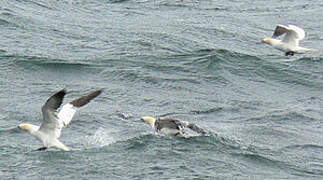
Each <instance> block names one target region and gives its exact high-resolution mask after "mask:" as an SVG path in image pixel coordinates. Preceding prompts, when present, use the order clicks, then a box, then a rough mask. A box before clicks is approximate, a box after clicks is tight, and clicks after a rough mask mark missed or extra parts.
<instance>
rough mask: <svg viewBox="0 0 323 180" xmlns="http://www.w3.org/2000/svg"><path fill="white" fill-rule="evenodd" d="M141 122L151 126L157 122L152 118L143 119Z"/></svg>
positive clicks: (145, 117)
mask: <svg viewBox="0 0 323 180" xmlns="http://www.w3.org/2000/svg"><path fill="white" fill-rule="evenodd" d="M141 120H143V121H144V122H145V123H147V124H150V125H154V124H155V121H156V119H155V118H153V117H150V116H144V117H141Z"/></svg>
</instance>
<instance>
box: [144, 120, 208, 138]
mask: <svg viewBox="0 0 323 180" xmlns="http://www.w3.org/2000/svg"><path fill="white" fill-rule="evenodd" d="M141 120H142V121H144V122H145V123H147V124H150V125H151V127H152V128H153V129H154V130H155V131H156V132H161V133H163V134H166V135H170V136H184V135H185V132H184V129H185V128H186V127H187V128H190V129H191V130H193V131H195V132H197V133H199V134H201V135H206V134H207V133H206V131H204V130H203V129H202V128H200V127H198V126H196V125H195V124H193V123H189V122H186V121H180V120H177V119H173V118H163V119H162V118H157V119H155V118H153V117H150V116H144V117H142V118H141Z"/></svg>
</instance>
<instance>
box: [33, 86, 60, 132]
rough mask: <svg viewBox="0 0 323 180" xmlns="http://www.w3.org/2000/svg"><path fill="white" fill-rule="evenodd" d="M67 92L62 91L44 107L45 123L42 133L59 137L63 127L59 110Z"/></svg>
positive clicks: (41, 127) (49, 99)
mask: <svg viewBox="0 0 323 180" xmlns="http://www.w3.org/2000/svg"><path fill="white" fill-rule="evenodd" d="M65 94H66V90H65V89H62V90H60V91H58V92H56V93H55V94H54V95H52V96H51V97H50V98H48V100H47V101H46V103H45V104H44V105H43V107H42V114H43V122H42V124H41V126H40V128H39V130H40V131H43V132H45V133H47V134H48V135H49V136H53V137H59V136H60V132H61V128H62V127H61V125H60V122H59V121H58V119H59V118H58V116H57V109H58V108H59V107H60V106H61V104H62V102H63V99H64V96H65Z"/></svg>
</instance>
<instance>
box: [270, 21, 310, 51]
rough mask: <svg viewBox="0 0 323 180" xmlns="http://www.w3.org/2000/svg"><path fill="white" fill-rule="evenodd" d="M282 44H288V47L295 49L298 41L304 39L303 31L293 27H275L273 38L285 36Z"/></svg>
mask: <svg viewBox="0 0 323 180" xmlns="http://www.w3.org/2000/svg"><path fill="white" fill-rule="evenodd" d="M285 33H286V35H285V37H284V38H283V40H282V41H283V42H285V43H288V44H289V45H290V46H293V47H296V46H298V44H299V41H300V40H302V39H304V37H305V31H304V30H303V29H301V28H299V27H297V26H294V25H288V26H284V25H277V27H276V29H275V31H274V34H273V37H274V38H275V37H278V36H281V35H283V34H285Z"/></svg>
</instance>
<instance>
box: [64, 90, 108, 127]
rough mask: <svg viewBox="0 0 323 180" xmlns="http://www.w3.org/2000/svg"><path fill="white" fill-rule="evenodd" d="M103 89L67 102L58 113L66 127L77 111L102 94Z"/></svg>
mask: <svg viewBox="0 0 323 180" xmlns="http://www.w3.org/2000/svg"><path fill="white" fill-rule="evenodd" d="M101 92H102V90H97V91H93V92H91V93H89V94H87V95H85V96H82V97H80V98H78V99H75V100H73V101H72V102H70V103H67V104H65V105H64V106H63V107H62V109H61V110H60V111H59V113H58V118H59V121H60V123H61V124H62V125H63V126H64V127H66V126H67V125H68V124H69V123H70V122H71V120H72V118H73V116H74V114H75V113H76V111H77V110H78V109H79V108H80V107H82V106H84V105H86V104H87V103H89V102H90V101H91V100H92V99H94V98H96V97H97V96H98V95H100V94H101Z"/></svg>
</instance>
